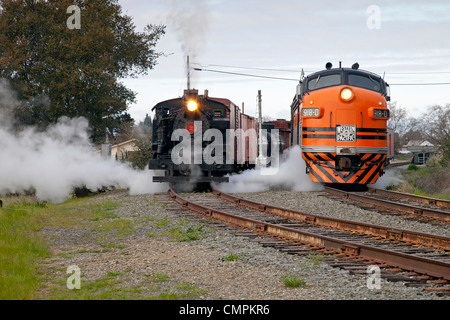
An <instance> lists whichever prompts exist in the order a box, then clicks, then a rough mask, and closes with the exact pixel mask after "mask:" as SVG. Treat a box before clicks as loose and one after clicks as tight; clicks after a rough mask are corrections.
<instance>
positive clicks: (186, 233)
mask: <svg viewBox="0 0 450 320" xmlns="http://www.w3.org/2000/svg"><path fill="white" fill-rule="evenodd" d="M168 233H169V236H170V237H171V238H173V239H175V240H177V241H181V242H185V241H194V240H199V239H202V238H203V235H204V230H203V226H200V227H197V228H191V227H189V228H187V229H183V228H182V227H175V228H172V229H170V230H169V232H168Z"/></svg>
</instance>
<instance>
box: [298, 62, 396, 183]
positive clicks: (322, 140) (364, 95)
mask: <svg viewBox="0 0 450 320" xmlns="http://www.w3.org/2000/svg"><path fill="white" fill-rule="evenodd" d="M389 95H390V93H389V85H388V84H387V83H386V82H385V81H384V80H383V79H382V78H381V77H380V76H378V75H376V74H374V73H371V72H368V71H363V70H359V65H358V64H357V63H355V64H354V65H353V66H352V68H341V66H339V68H332V64H331V63H329V62H328V63H327V64H326V70H323V71H319V72H316V73H313V74H310V75H309V76H307V77H305V78H303V79H302V80H301V81H300V83H299V85H298V87H297V94H296V96H295V98H294V101H293V103H292V105H291V112H292V135H291V143H292V144H298V145H300V146H301V150H302V156H303V159H304V160H305V162H306V171H307V172H308V173H309V175H310V177H311V179H312V181H314V182H320V183H329V184H353V185H365V184H372V183H375V182H376V181H377V179H378V178H379V177H380V176H381V175H382V174H383V168H384V166H385V163H386V160H387V153H388V138H387V136H388V130H387V126H386V122H387V120H388V119H389V116H390V114H389V109H388V108H387V103H386V101H389V100H390V97H389Z"/></svg>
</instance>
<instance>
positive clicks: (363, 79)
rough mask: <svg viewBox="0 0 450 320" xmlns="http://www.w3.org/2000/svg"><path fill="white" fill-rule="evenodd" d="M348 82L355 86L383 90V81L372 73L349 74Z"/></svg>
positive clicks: (377, 90)
mask: <svg viewBox="0 0 450 320" xmlns="http://www.w3.org/2000/svg"><path fill="white" fill-rule="evenodd" d="M348 84H349V85H351V86H355V87H360V88H364V89H369V90H372V91H376V92H381V82H380V80H379V79H377V78H373V77H371V76H370V75H359V74H351V73H350V74H349V75H348Z"/></svg>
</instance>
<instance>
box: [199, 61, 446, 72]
mask: <svg viewBox="0 0 450 320" xmlns="http://www.w3.org/2000/svg"><path fill="white" fill-rule="evenodd" d="M191 64H195V65H198V66H200V67H202V68H204V67H222V68H234V69H247V70H261V71H275V72H295V73H299V72H300V71H299V70H301V69H302V68H299V70H290V69H276V68H261V67H244V66H232V65H225V64H208V65H206V66H205V65H202V64H200V63H198V62H192V63H191ZM304 72H305V73H313V72H315V71H307V70H304ZM383 72H385V73H386V74H387V75H392V74H400V75H401V74H450V71H405V72H389V71H383Z"/></svg>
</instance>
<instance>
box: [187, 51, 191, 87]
mask: <svg viewBox="0 0 450 320" xmlns="http://www.w3.org/2000/svg"><path fill="white" fill-rule="evenodd" d="M190 69H191V66H190V65H189V56H187V92H188V94H189V93H190V91H191V83H190V82H191V70H190Z"/></svg>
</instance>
